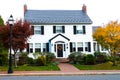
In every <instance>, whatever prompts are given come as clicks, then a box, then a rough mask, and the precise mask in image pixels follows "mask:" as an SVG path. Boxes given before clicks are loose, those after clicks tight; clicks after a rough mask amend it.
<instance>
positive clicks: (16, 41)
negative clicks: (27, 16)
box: [0, 20, 31, 67]
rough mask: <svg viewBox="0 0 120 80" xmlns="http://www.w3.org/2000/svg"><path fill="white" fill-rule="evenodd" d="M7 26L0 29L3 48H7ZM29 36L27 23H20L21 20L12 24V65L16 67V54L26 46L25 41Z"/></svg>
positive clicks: (0, 40)
mask: <svg viewBox="0 0 120 80" xmlns="http://www.w3.org/2000/svg"><path fill="white" fill-rule="evenodd" d="M9 31H10V27H9V24H8V23H7V25H5V26H3V27H0V42H2V43H3V46H4V47H5V48H9V37H10V36H9ZM30 35H31V29H30V25H29V23H28V22H27V21H24V22H22V20H19V21H17V22H16V23H14V25H13V27H12V49H13V51H14V65H15V67H16V66H17V63H16V59H15V58H16V54H17V52H18V50H19V51H22V50H24V49H25V48H26V46H27V40H28V38H29V37H30Z"/></svg>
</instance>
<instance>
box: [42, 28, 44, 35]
mask: <svg viewBox="0 0 120 80" xmlns="http://www.w3.org/2000/svg"><path fill="white" fill-rule="evenodd" d="M41 34H42V35H44V26H41Z"/></svg>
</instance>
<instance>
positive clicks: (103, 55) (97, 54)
mask: <svg viewBox="0 0 120 80" xmlns="http://www.w3.org/2000/svg"><path fill="white" fill-rule="evenodd" d="M94 55H95V58H96V62H97V63H103V62H106V61H108V55H107V54H106V53H104V52H95V53H94Z"/></svg>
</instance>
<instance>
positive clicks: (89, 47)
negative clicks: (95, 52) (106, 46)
mask: <svg viewBox="0 0 120 80" xmlns="http://www.w3.org/2000/svg"><path fill="white" fill-rule="evenodd" d="M88 52H91V43H90V42H88Z"/></svg>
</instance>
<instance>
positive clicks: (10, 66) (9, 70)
mask: <svg viewBox="0 0 120 80" xmlns="http://www.w3.org/2000/svg"><path fill="white" fill-rule="evenodd" d="M8 21H9V25H10V42H9V47H10V53H9V69H8V74H10V73H13V70H12V54H11V51H12V26H13V21H14V20H13V16H12V15H10V17H9V19H8Z"/></svg>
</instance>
